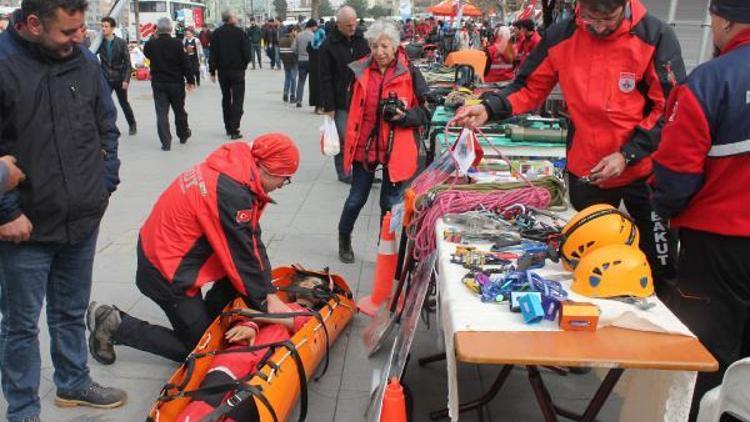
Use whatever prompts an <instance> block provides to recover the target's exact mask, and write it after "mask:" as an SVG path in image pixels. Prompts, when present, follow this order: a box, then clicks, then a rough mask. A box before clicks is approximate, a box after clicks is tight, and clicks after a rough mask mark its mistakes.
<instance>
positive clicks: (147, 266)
mask: <svg viewBox="0 0 750 422" xmlns="http://www.w3.org/2000/svg"><path fill="white" fill-rule="evenodd" d="M136 285H137V286H138V290H140V291H141V293H143V294H144V295H146V296H147V297H148V298H149V299H151V300H153V301H154V302H156V304H157V305H159V307H160V308H161V309H162V310H163V311H164V313H165V314H166V315H167V318H168V319H169V322H170V324H171V325H172V328H167V327H163V326H161V325H156V324H150V323H148V322H146V321H143V320H140V319H138V318H135V317H133V316H130V315H128V314H126V313H124V312H121V316H122V323H121V324H120V327H119V328H118V329H117V332H116V333H115V335H114V336H113V340H114V343H115V344H120V345H124V346H130V347H132V348H134V349H138V350H142V351H144V352H149V353H153V354H156V355H159V356H162V357H165V358H167V359H171V360H173V361H176V362H182V361H184V360H185V358H186V357H187V355H188V354H189V353H190V351H191V350H193V348H195V345H196V344H198V341H199V340H200V339H201V337H202V336H203V333H204V332H205V331H206V329H207V328H208V326H209V325H211V323H212V322H213V320H214V319H215V318H216V317H217V316H218V315H219V314H220V313H221V311H222V309H224V307H225V306H226V305H227V304H228V303H229V302H231V301H232V300H234V299H235V298H236V297H237V291H236V290H235V289H234V287H233V286H232V285H231V283H230V282H229V281H228V280H222V281H217V282H216V283H214V286H213V287H212V288H211V290H209V291H208V292H207V293H206V297H205V298H204V297H202V296H201V295H200V294H198V295H195V296H187V295H186V294H185V292H184V290H183V288H182V287H181V286H176V285H173V284H169V283H168V282H167V280H165V279H164V277H163V276H162V275H161V273H160V272H159V270H157V269H156V268H155V267H154V266H153V265H152V264H151V263H150V262H149V261H148V259H147V258H146V257H145V255H144V254H143V249H142V248H141V246H140V244H139V245H138V269H137V271H136Z"/></svg>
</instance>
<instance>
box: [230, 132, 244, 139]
mask: <svg viewBox="0 0 750 422" xmlns="http://www.w3.org/2000/svg"><path fill="white" fill-rule="evenodd" d="M230 138H231V139H232V140H235V139H242V134H241V133H239V132H237V133H233V134H232V135H231V136H230Z"/></svg>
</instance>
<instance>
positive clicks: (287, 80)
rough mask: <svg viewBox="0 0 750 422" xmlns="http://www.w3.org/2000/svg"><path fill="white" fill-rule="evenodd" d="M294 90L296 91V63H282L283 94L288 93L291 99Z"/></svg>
mask: <svg viewBox="0 0 750 422" xmlns="http://www.w3.org/2000/svg"><path fill="white" fill-rule="evenodd" d="M295 92H297V65H296V64H295V65H293V66H287V65H284V95H288V96H289V97H290V100H289V101H291V97H294V93H295Z"/></svg>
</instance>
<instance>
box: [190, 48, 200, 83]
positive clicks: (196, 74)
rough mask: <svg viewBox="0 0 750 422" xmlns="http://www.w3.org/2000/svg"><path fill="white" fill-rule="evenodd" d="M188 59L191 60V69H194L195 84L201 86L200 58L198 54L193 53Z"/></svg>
mask: <svg viewBox="0 0 750 422" xmlns="http://www.w3.org/2000/svg"><path fill="white" fill-rule="evenodd" d="M188 61H190V70H192V71H193V77H194V78H195V85H196V86H201V62H200V59H198V55H197V54H193V55H192V56H188Z"/></svg>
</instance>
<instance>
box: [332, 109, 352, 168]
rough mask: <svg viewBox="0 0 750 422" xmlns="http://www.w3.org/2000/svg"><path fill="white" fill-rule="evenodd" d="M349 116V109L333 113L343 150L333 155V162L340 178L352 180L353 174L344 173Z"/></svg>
mask: <svg viewBox="0 0 750 422" xmlns="http://www.w3.org/2000/svg"><path fill="white" fill-rule="evenodd" d="M348 118H349V110H344V109H340V110H336V111H335V112H334V115H333V120H334V121H335V122H336V131H337V132H338V133H339V145H341V151H340V152H339V153H338V154H336V156H335V157H333V164H334V165H335V166H336V175H337V176H338V178H339V180H342V181H343V180H346V179H349V180H351V177H352V176H351V175H349V176H346V175H345V174H344V144H345V142H344V140H345V139H346V120H347V119H348Z"/></svg>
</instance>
